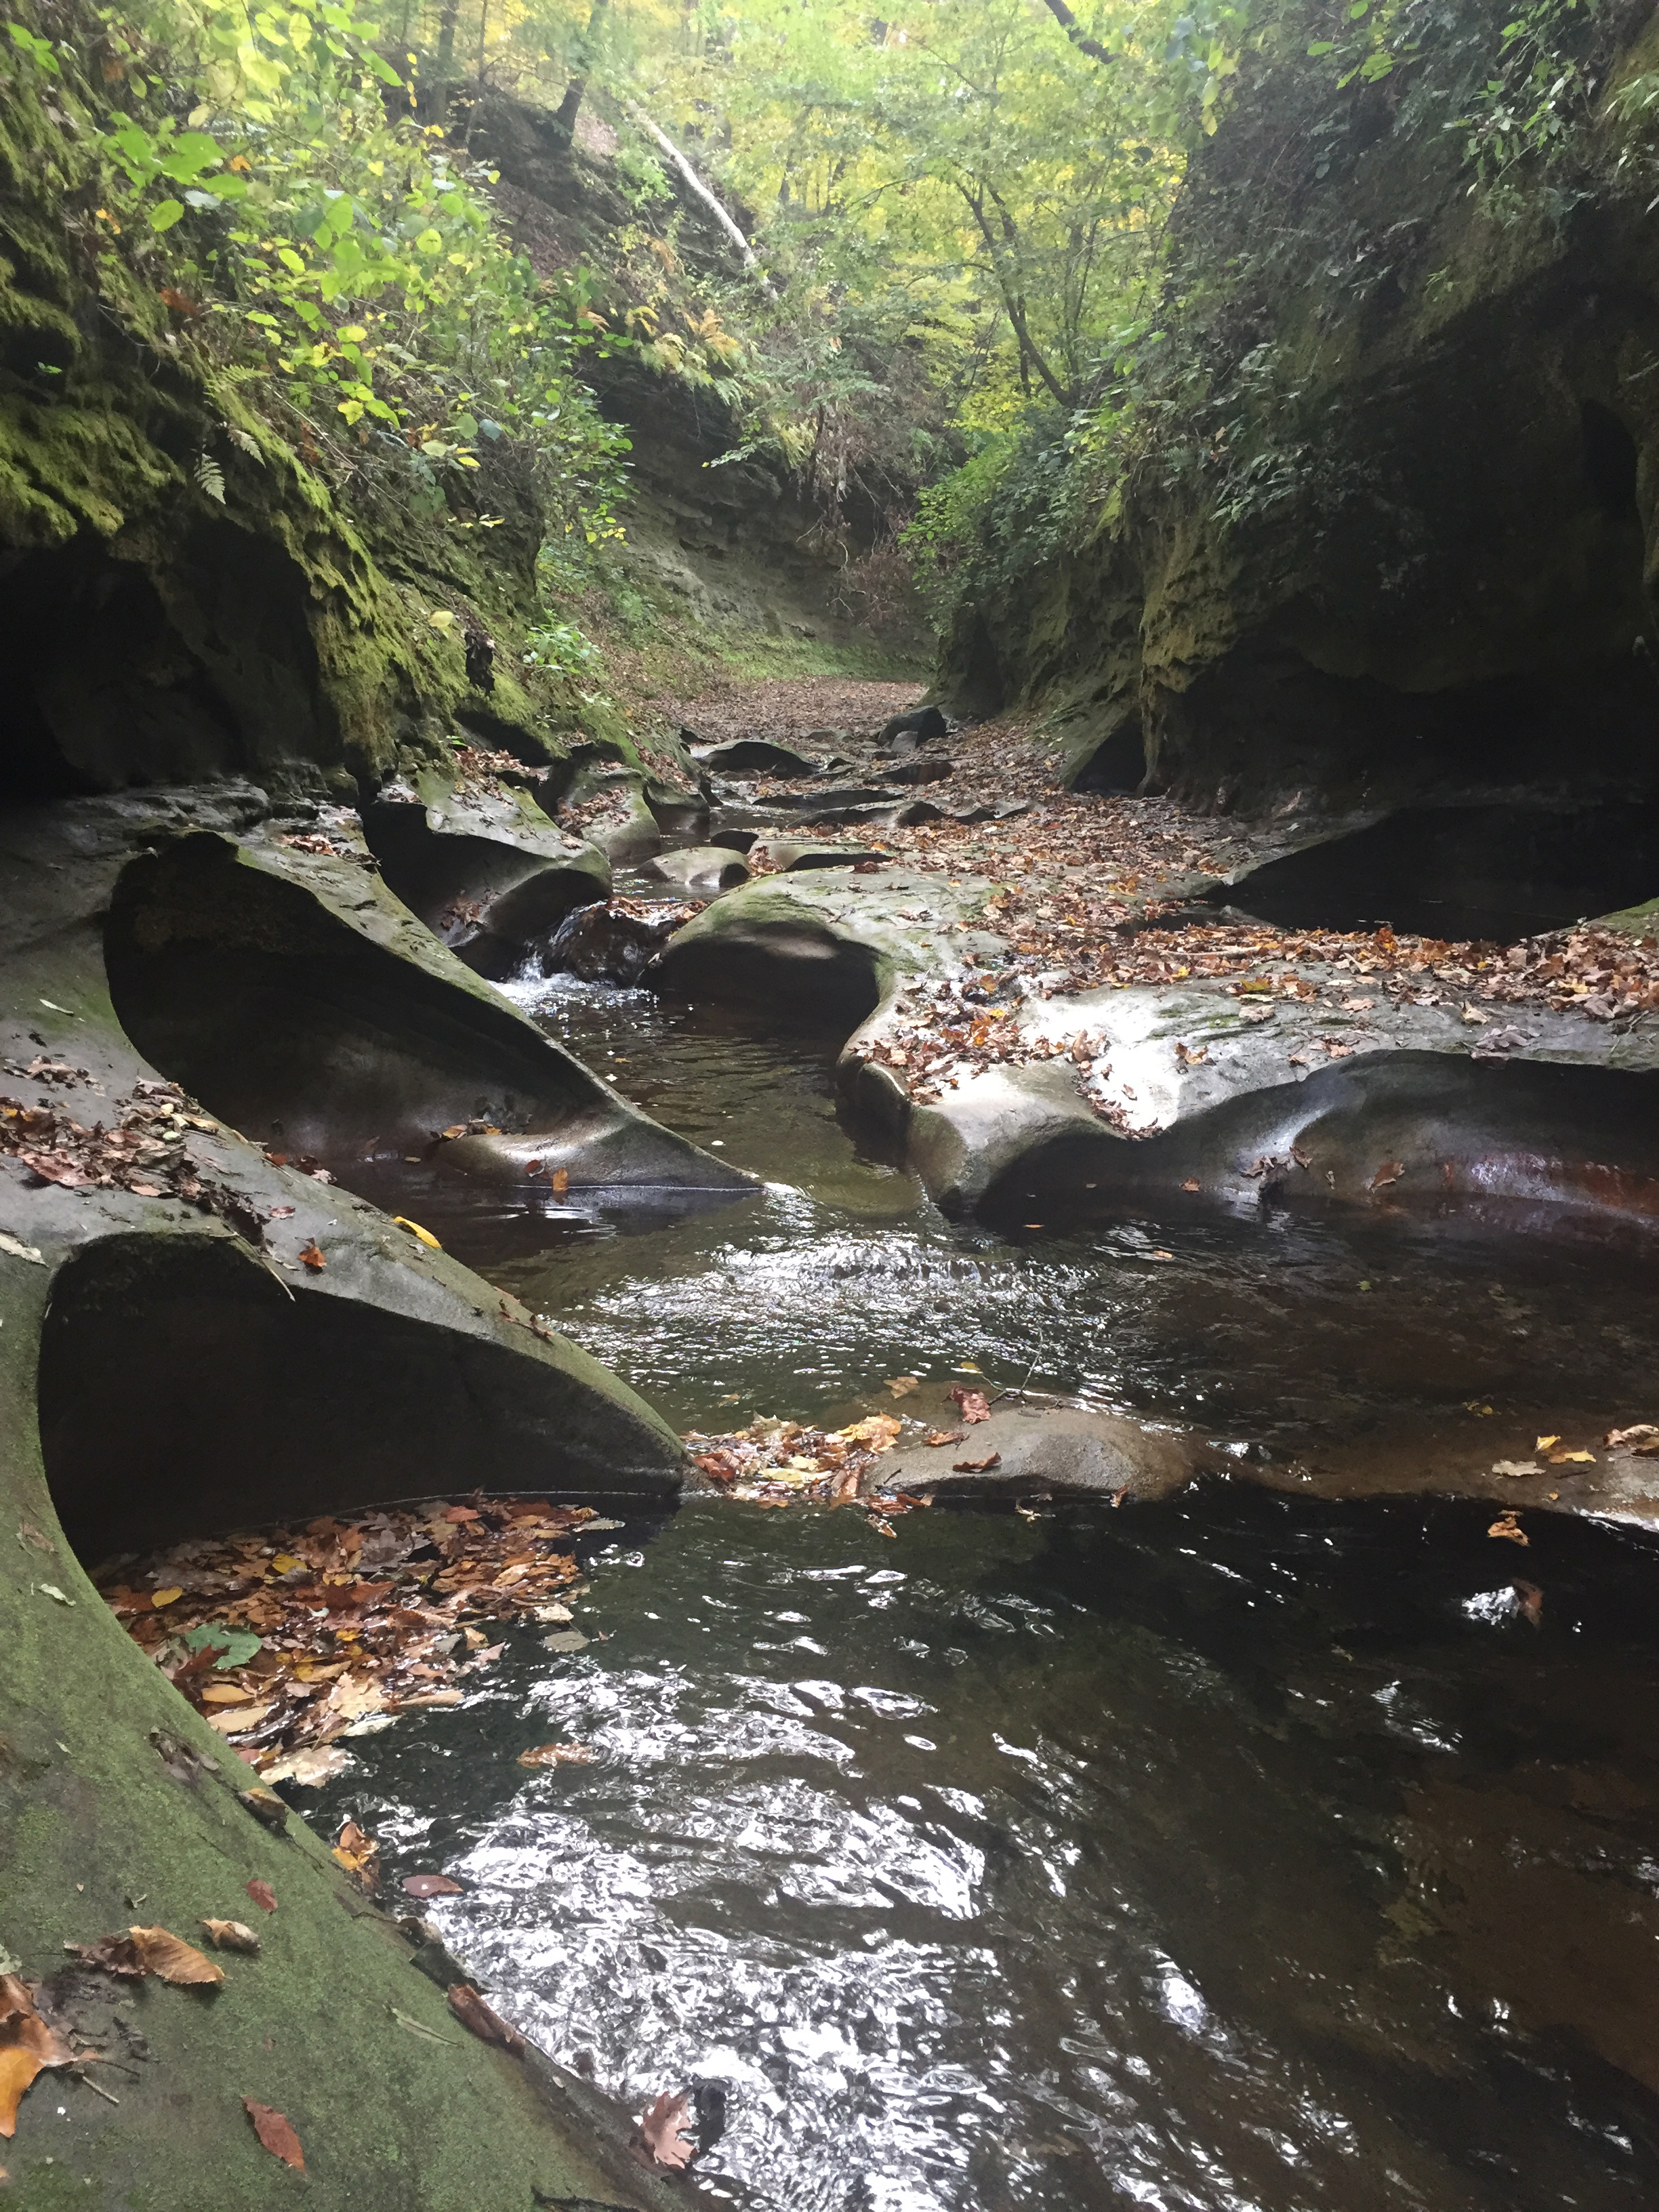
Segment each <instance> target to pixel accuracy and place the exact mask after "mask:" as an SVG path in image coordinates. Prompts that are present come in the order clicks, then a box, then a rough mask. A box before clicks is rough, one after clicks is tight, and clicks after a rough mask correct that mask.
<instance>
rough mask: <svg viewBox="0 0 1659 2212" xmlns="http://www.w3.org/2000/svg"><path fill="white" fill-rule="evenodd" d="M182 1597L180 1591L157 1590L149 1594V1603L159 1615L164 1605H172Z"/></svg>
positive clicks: (181, 1591)
mask: <svg viewBox="0 0 1659 2212" xmlns="http://www.w3.org/2000/svg"><path fill="white" fill-rule="evenodd" d="M183 1595H184V1592H183V1590H182V1589H159V1590H153V1591H152V1592H151V1593H150V1603H151V1604H152V1605H153V1606H154V1607H155V1610H156V1611H157V1612H158V1613H159V1612H160V1611H161V1607H163V1606H164V1605H174V1604H176V1603H177V1602H178V1601H179V1599H180V1598H181V1597H182V1596H183Z"/></svg>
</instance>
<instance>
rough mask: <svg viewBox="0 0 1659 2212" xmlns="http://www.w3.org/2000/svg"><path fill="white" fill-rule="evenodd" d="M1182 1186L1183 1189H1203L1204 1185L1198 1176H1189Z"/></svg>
mask: <svg viewBox="0 0 1659 2212" xmlns="http://www.w3.org/2000/svg"><path fill="white" fill-rule="evenodd" d="M1181 1188H1182V1190H1202V1189H1203V1188H1204V1186H1203V1184H1202V1183H1201V1182H1200V1181H1199V1179H1198V1177H1197V1176H1188V1178H1187V1180H1186V1182H1183V1183H1182V1186H1181Z"/></svg>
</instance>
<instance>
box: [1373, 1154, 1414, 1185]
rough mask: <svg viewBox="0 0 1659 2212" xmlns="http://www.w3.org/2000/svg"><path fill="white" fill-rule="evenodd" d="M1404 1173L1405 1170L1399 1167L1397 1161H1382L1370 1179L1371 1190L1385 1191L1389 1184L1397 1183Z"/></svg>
mask: <svg viewBox="0 0 1659 2212" xmlns="http://www.w3.org/2000/svg"><path fill="white" fill-rule="evenodd" d="M1405 1172H1406V1170H1405V1169H1404V1168H1402V1167H1401V1164H1400V1163H1399V1161H1398V1160H1384V1161H1383V1164H1382V1166H1381V1167H1380V1168H1378V1170H1377V1171H1376V1174H1375V1175H1374V1176H1372V1177H1371V1188H1372V1189H1373V1190H1386V1189H1387V1188H1388V1187H1389V1184H1390V1183H1391V1182H1399V1180H1400V1178H1401V1176H1402V1175H1404V1174H1405Z"/></svg>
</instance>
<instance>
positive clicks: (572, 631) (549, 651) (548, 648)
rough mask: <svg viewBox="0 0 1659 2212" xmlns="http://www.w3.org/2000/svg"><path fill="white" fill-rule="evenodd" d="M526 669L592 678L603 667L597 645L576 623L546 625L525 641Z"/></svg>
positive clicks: (533, 630)
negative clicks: (538, 669)
mask: <svg viewBox="0 0 1659 2212" xmlns="http://www.w3.org/2000/svg"><path fill="white" fill-rule="evenodd" d="M525 647H526V649H525V656H524V665H525V666H526V668H547V669H551V670H552V671H554V673H555V674H556V675H559V676H568V677H578V676H582V677H592V676H594V675H597V674H598V673H599V670H600V668H601V666H602V665H603V663H602V656H601V654H600V653H599V647H597V646H596V645H593V644H591V643H590V642H589V641H588V640H587V639H586V637H585V636H584V635H582V633H581V631H580V629H578V628H577V626H576V624H575V623H568V622H565V623H541V624H539V625H538V627H537V628H536V629H532V630H531V631H530V632H529V634H528V635H527V636H526V641H525Z"/></svg>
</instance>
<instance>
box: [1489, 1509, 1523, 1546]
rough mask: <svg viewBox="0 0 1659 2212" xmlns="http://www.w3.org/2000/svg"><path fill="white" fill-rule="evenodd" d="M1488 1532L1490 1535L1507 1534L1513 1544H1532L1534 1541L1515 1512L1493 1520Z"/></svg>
mask: <svg viewBox="0 0 1659 2212" xmlns="http://www.w3.org/2000/svg"><path fill="white" fill-rule="evenodd" d="M1486 1534H1488V1535H1489V1536H1506V1537H1507V1538H1508V1539H1509V1541H1510V1543H1511V1544H1530V1543H1531V1541H1532V1539H1531V1537H1530V1536H1528V1534H1526V1533H1525V1532H1524V1531H1523V1529H1522V1526H1521V1523H1520V1522H1518V1521H1517V1520H1516V1517H1515V1516H1514V1514H1513V1513H1505V1514H1503V1515H1501V1516H1499V1518H1498V1520H1496V1521H1494V1522H1492V1526H1491V1528H1488V1529H1487V1531H1486Z"/></svg>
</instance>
